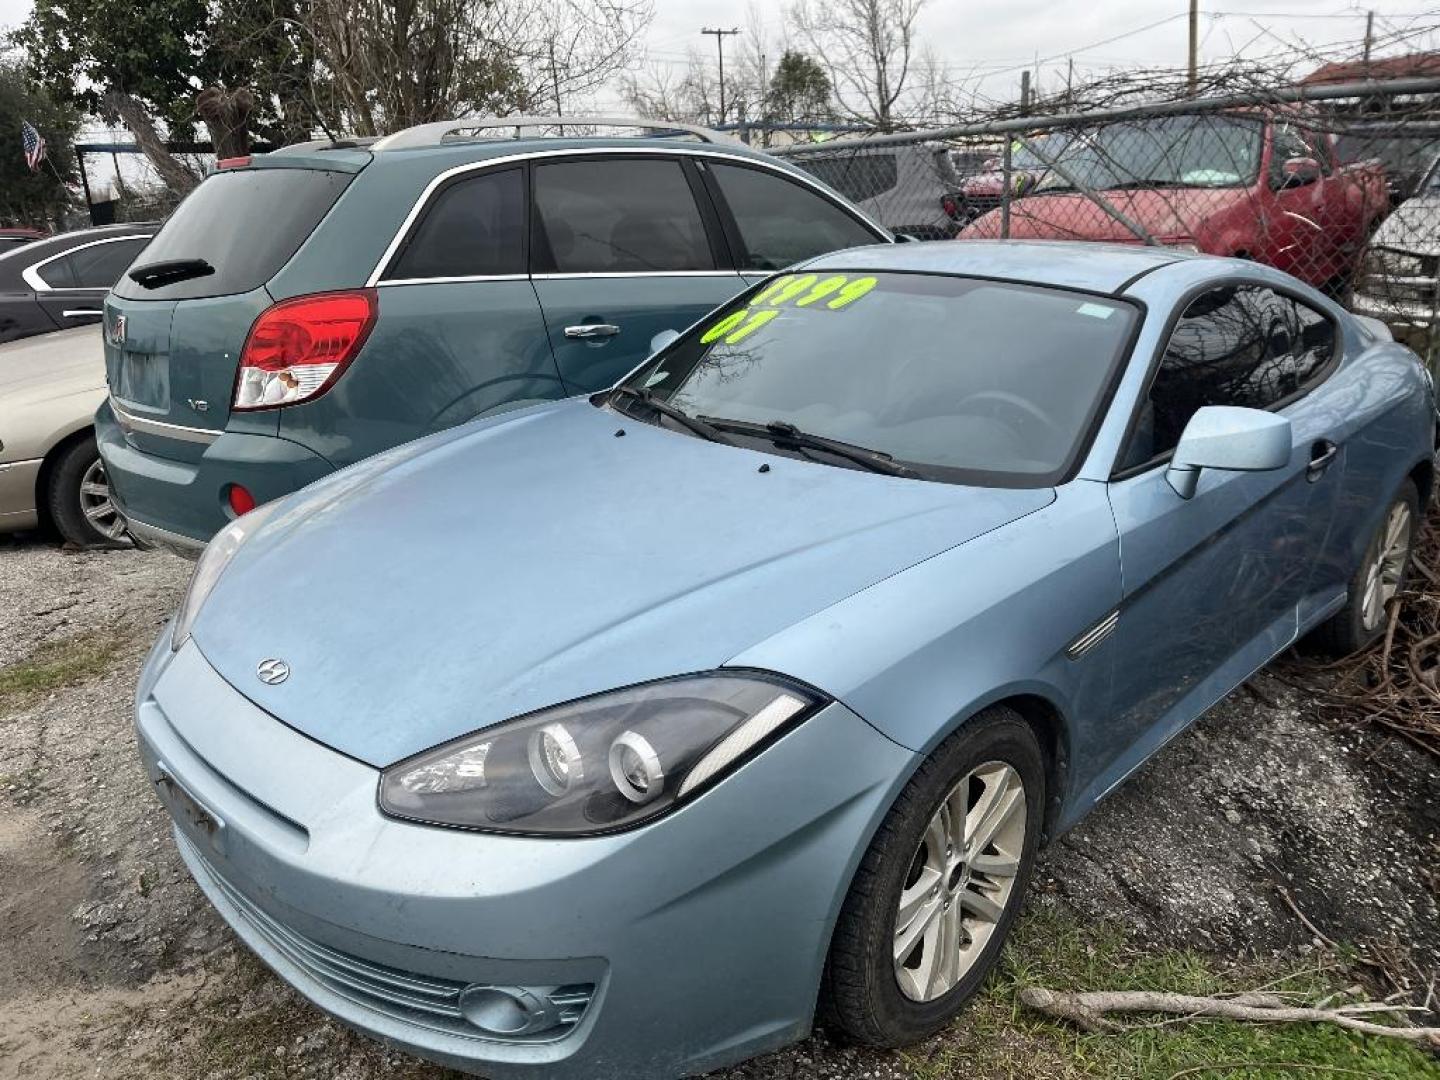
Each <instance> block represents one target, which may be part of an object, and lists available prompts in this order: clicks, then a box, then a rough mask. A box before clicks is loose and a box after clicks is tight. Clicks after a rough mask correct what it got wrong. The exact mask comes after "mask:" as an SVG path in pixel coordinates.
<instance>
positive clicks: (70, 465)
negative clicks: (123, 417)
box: [46, 435, 125, 547]
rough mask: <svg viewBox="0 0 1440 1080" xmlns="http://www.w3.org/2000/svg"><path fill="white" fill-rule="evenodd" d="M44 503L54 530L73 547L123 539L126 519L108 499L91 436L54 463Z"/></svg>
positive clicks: (105, 484) (100, 461)
mask: <svg viewBox="0 0 1440 1080" xmlns="http://www.w3.org/2000/svg"><path fill="white" fill-rule="evenodd" d="M46 500H47V503H48V505H49V509H50V519H51V520H52V521H53V522H54V523H55V528H56V529H58V530H59V531H60V535H61V536H62V537H64V538H65V539H66V540H68V541H70V543H72V544H76V545H78V546H80V547H93V546H96V545H102V544H103V545H109V544H116V543H119V542H120V541H121V540H123V539H124V538H125V519H124V518H122V517H121V516H120V512H119V511H118V510H116V509H115V504H114V503H113V502H112V501H111V499H110V484H109V481H108V480H107V479H106V476H105V463H104V462H103V461H102V460H101V459H100V452H99V450H98V449H96V446H95V436H94V435H88V436H86V437H85V438H84V439H81V440H80V441H79V442H77V443H75V444H74V445H73V446H70V447H68V448H66V449H65V450H64V451H62V452H61V454H60V456H59V457H58V458H57V459H56V460H55V464H54V467H53V468H52V469H51V470H50V482H49V487H48V490H47V492H46Z"/></svg>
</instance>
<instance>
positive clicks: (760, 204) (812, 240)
mask: <svg viewBox="0 0 1440 1080" xmlns="http://www.w3.org/2000/svg"><path fill="white" fill-rule="evenodd" d="M706 167H707V168H709V169H710V170H711V172H712V173H713V174H714V176H715V182H716V183H717V184H719V186H720V194H721V195H723V196H724V198H725V202H726V203H727V204H728V205H729V207H730V212H731V213H732V214H733V215H734V217H735V224H736V226H737V227H738V228H739V230H740V242H741V243H742V244H743V245H744V249H745V250H744V251H743V252H740V253H739V255H740V268H741V269H742V270H780V269H783V268H784V267H787V266H790V265H792V264H794V263H797V262H800V261H801V260H802V259H808V258H811V257H812V256H815V255H823V254H824V253H825V252H827V251H836V250H838V249H840V248H847V247H855V246H857V245H859V244H874V243H877V242H878V237H876V236H875V234H874V233H872V232H871V231H870V230H869V229H867V228H866V227H865V226H864V225H862V224H860V222H858V221H856V220H855V219H854V218H853V217H851V216H850V215H849V214H847V213H845V211H843V210H841V209H840V208H839V207H838V206H836V205H835V204H834V203H832V202H831V201H830V200H829V199H826V198H824V197H823V196H821V195H820V194H819V193H817V192H815V191H811V190H810V189H808V188H806V187H803V186H802V185H800V184H798V183H796V182H794V181H792V180H786V179H783V178H782V177H779V176H775V175H774V174H772V173H768V172H761V171H760V170H759V169H747V168H745V167H744V166H740V165H720V164H716V163H713V162H711V163H707V166H706Z"/></svg>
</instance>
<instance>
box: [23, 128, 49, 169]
mask: <svg viewBox="0 0 1440 1080" xmlns="http://www.w3.org/2000/svg"><path fill="white" fill-rule="evenodd" d="M20 138H21V140H22V141H23V142H24V143H25V164H26V165H29V166H30V171H31V172H34V171H35V170H36V169H38V168H40V162H42V161H44V160H45V137H44V136H43V135H41V134H40V132H38V131H36V130H35V125H34V124H32V123H30V121H29V120H24V121H22V122H21V124H20Z"/></svg>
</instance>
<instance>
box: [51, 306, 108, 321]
mask: <svg viewBox="0 0 1440 1080" xmlns="http://www.w3.org/2000/svg"><path fill="white" fill-rule="evenodd" d="M104 314H105V312H103V311H101V310H100V309H99V308H66V309H65V310H64V311H62V312H60V316H61V318H65V319H83V318H86V317H87V316H91V315H96V316H103V315H104Z"/></svg>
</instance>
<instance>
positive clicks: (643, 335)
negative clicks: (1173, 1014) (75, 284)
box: [96, 118, 892, 552]
mask: <svg viewBox="0 0 1440 1080" xmlns="http://www.w3.org/2000/svg"><path fill="white" fill-rule="evenodd" d="M582 122H583V121H582ZM565 123H566V124H567V125H568V126H570V127H571V129H572V130H573V128H574V126H575V125H576V121H575V120H567V121H566V122H565ZM610 123H612V124H614V123H615V122H613V121H612V122H610ZM502 124H503V127H502ZM623 125H624V126H631V127H634V126H638V125H636V123H635V122H634V121H625V122H623ZM531 130H538V131H539V132H541V134H539V135H537V136H533V137H532V136H527V137H523V138H522V137H520V136H521V134H522V133H523V132H529V131H531ZM557 130H558V131H563V130H564V129H560V128H557V127H556V126H555V122H554V121H547V120H544V119H543V118H537V119H535V120H526V121H518V122H517V121H516V120H514V119H510V120H506V121H503V122H498V121H479V122H477V121H473V120H472V121H455V122H442V123H438V124H426V125H422V126H420V127H416V128H409V129H407V130H405V131H402V132H398V133H396V134H393V135H389V136H386V137H384V138H381V139H378V140H374V141H368V142H367V141H363V140H361V141H353V142H337V143H330V142H325V143H307V144H303V145H299V146H294V147H288V148H286V149H284V150H280V151H277V152H275V153H272V154H265V155H257V156H256V157H254V158H252V159H249V160H248V161H245V160H242V162H241V163H240V164H238V166H232V167H228V168H224V169H222V170H220V171H217V172H216V173H215V174H214V175H212V176H210V177H209V178H208V179H207V180H206V181H205V182H204V183H203V184H201V185H200V186H199V187H198V188H197V189H196V190H195V192H194V193H193V194H191V195H190V196H189V197H188V198H187V199H186V200H185V201H184V202H183V203H182V204H181V205H180V207H179V209H177V210H176V211H175V213H174V215H173V216H172V217H171V218H170V220H169V221H168V222H166V224H165V226H164V228H162V229H161V230H160V232H159V233H158V234H157V235H156V237H155V238H154V240H153V241H151V243H150V245H149V246H148V247H147V248H146V249H145V250H144V251H143V252H142V253H141V254H140V256H139V257H138V258H137V259H136V261H135V263H134V265H133V266H132V267H131V269H130V270H129V272H128V273H127V274H126V275H125V277H124V278H122V279H121V281H120V283H119V284H118V285H117V286H116V287H115V289H114V291H113V292H112V293H111V295H110V296H109V298H108V299H107V300H106V302H105V320H104V323H105V325H104V333H105V361H106V369H107V376H108V381H109V387H110V394H109V397H108V399H107V400H106V402H105V403H104V404H103V405H102V406H101V408H100V410H99V413H98V414H97V416H96V431H97V438H98V441H99V446H100V454H101V456H102V457H103V458H104V461H105V467H106V470H107V472H108V475H109V477H110V483H111V492H112V495H113V497H114V499H115V502H116V505H117V506H118V508H119V509H120V512H121V513H122V514H123V515H124V517H125V519H126V521H127V523H128V525H129V527H130V530H131V532H132V534H134V535H135V536H136V538H137V539H138V540H140V541H142V542H149V543H157V544H162V545H166V546H169V547H173V548H177V549H180V550H182V551H190V552H193V551H196V550H198V549H199V548H200V547H201V546H203V544H204V543H205V542H206V541H208V540H209V539H210V537H211V536H213V535H214V534H215V533H216V532H217V531H218V530H219V529H221V528H223V527H224V526H225V524H226V523H227V522H228V521H229V520H231V519H233V518H234V517H236V516H238V515H240V514H243V513H245V512H246V511H247V510H249V509H251V508H252V507H254V506H255V505H257V504H259V503H264V502H267V501H269V500H271V499H275V498H278V497H279V496H281V495H285V494H288V493H289V492H291V491H294V490H296V489H297V488H300V487H302V486H303V485H305V484H308V483H310V482H311V481H313V480H317V479H319V478H320V477H322V476H325V475H327V474H329V473H331V472H333V471H335V470H336V469H339V468H342V467H344V466H346V465H349V464H352V463H353V462H356V461H359V460H360V459H362V458H365V457H368V456H370V455H372V454H375V453H377V452H379V451H381V450H384V449H386V448H388V447H391V446H395V445H397V444H399V443H402V442H406V441H408V440H410V439H414V438H418V437H419V436H422V435H425V434H428V433H430V432H434V431H438V430H441V429H443V428H448V427H452V426H454V425H456V424H460V423H463V422H465V421H467V420H471V419H474V418H476V417H481V416H486V415H490V414H493V413H497V412H501V411H504V410H508V409H514V408H517V407H520V406H524V405H529V404H534V403H537V402H543V401H549V400H553V399H557V398H562V397H566V396H569V395H572V394H579V393H586V392H592V391H595V390H599V389H602V388H605V387H608V386H611V385H612V384H614V383H615V382H616V381H617V380H618V379H619V378H620V377H621V376H623V375H624V374H626V373H627V372H628V371H630V370H631V369H632V368H634V367H635V366H636V365H637V364H639V363H640V362H641V361H643V360H644V359H645V358H646V357H647V356H648V355H649V354H650V352H651V351H652V341H653V340H654V339H655V338H656V336H657V335H660V334H663V333H664V332H665V331H670V330H683V329H684V328H685V327H687V326H689V325H690V324H691V323H693V322H695V321H696V320H697V319H699V318H700V317H701V316H702V315H703V314H705V313H706V312H707V311H709V310H711V309H712V308H714V307H716V306H717V305H719V304H721V303H723V302H724V301H726V300H727V299H729V298H730V297H731V296H733V295H734V294H735V293H737V292H739V291H741V290H742V289H744V288H746V287H747V286H748V285H749V284H751V283H753V282H755V281H757V280H758V279H759V278H760V277H763V276H765V275H768V274H770V273H772V272H773V271H775V270H778V269H781V268H783V267H786V266H789V265H790V264H792V263H795V262H798V261H800V260H802V259H806V258H810V257H812V256H814V255H818V254H821V253H824V252H827V251H833V250H836V249H840V248H848V247H853V246H856V245H860V244H870V243H875V242H877V241H889V240H891V239H892V237H891V236H890V234H889V233H888V232H886V231H885V230H884V229H883V228H881V227H880V226H879V225H878V224H876V223H875V222H874V221H872V220H870V219H869V218H867V217H866V216H865V214H864V213H862V212H861V211H859V210H857V209H856V208H855V207H854V206H852V205H850V204H848V203H847V202H846V201H845V200H844V199H843V198H842V197H840V196H839V195H837V194H836V193H835V192H833V191H832V190H830V189H829V188H827V187H825V186H824V185H822V184H820V183H818V182H817V181H816V180H815V179H814V178H813V177H811V176H809V175H807V174H806V173H804V172H801V171H799V170H798V169H795V168H792V167H790V166H788V165H786V164H784V163H783V162H780V161H777V160H775V159H774V158H771V157H768V156H766V155H763V154H760V153H755V152H752V151H750V150H747V149H746V148H745V147H743V146H740V145H738V144H735V143H732V142H730V141H728V140H726V139H725V137H724V136H721V135H716V134H714V133H710V132H706V131H704V130H703V129H698V128H685V129H680V128H678V127H674V126H667V127H666V128H665V129H663V130H661V131H659V132H658V133H654V134H651V135H649V136H648V137H645V136H642V137H614V138H608V137H607V138H597V137H573V136H571V137H563V136H560V137H552V136H549V135H547V134H545V132H547V131H551V132H553V131H557ZM642 130H643V129H642ZM502 131H503V132H504V137H497V136H499V135H500V134H501V132H502ZM512 133H513V136H514V137H510V136H511V134H512ZM456 499H457V500H458V501H460V502H463V501H464V499H465V495H464V492H463V490H457V492H456ZM397 511H399V512H403V508H399V507H397Z"/></svg>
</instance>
